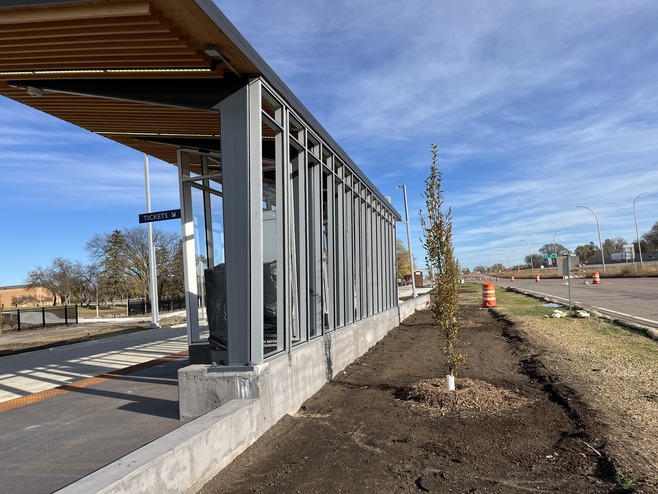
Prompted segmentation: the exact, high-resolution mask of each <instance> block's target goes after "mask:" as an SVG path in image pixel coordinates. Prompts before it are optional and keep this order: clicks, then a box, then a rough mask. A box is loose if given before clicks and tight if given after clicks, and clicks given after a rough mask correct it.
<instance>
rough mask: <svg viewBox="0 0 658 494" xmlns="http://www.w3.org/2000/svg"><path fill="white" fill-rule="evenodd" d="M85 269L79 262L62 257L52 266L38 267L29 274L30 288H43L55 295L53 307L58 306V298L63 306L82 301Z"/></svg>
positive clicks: (53, 261) (54, 261) (52, 263)
mask: <svg viewBox="0 0 658 494" xmlns="http://www.w3.org/2000/svg"><path fill="white" fill-rule="evenodd" d="M83 273H84V267H83V266H82V264H81V263H80V262H78V261H70V260H68V259H64V258H62V257H57V258H55V259H53V260H52V262H51V264H50V266H48V267H46V268H43V267H41V266H37V267H36V268H34V269H33V270H32V271H30V272H29V273H28V274H27V284H28V287H29V288H35V287H38V286H41V287H43V288H46V289H47V290H50V291H51V292H52V293H53V295H54V299H53V305H57V297H59V299H60V301H61V302H62V303H63V304H70V303H71V301H72V300H80V299H81V298H82V297H83V294H84V286H85V282H84V276H83Z"/></svg>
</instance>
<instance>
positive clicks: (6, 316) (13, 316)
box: [0, 305, 78, 331]
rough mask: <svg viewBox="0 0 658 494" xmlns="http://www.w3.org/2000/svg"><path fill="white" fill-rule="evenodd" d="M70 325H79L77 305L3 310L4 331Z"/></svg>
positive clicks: (0, 325)
mask: <svg viewBox="0 0 658 494" xmlns="http://www.w3.org/2000/svg"><path fill="white" fill-rule="evenodd" d="M70 324H78V306H77V305H61V306H55V307H36V308H29V309H11V310H3V311H2V322H1V323H0V329H1V330H2V331H11V330H17V331H21V330H22V329H33V328H39V327H41V328H45V327H46V326H60V325H66V326H68V325H70Z"/></svg>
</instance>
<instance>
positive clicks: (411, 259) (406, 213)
mask: <svg viewBox="0 0 658 494" xmlns="http://www.w3.org/2000/svg"><path fill="white" fill-rule="evenodd" d="M395 188H396V189H402V194H403V195H404V222H405V223H406V224H407V246H408V247H409V269H410V270H411V290H412V292H413V297H414V298H416V297H417V296H418V295H417V293H416V280H415V279H414V255H413V254H412V253H411V231H410V230H409V208H408V206H407V186H406V185H404V184H403V185H396V186H395Z"/></svg>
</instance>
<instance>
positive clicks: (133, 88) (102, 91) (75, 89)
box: [8, 77, 247, 110]
mask: <svg viewBox="0 0 658 494" xmlns="http://www.w3.org/2000/svg"><path fill="white" fill-rule="evenodd" d="M246 83H247V81H246V80H245V79H242V78H237V77H226V78H223V79H217V78H214V79H200V78H197V79H194V78H188V79H184V78H180V79H171V78H165V79H155V78H153V79H149V78H145V79H118V78H108V79H35V80H14V81H9V82H8V84H9V85H10V86H15V87H29V86H31V87H37V88H39V89H43V90H45V91H54V92H57V93H66V94H77V95H82V96H94V97H98V98H106V99H116V100H122V101H134V102H138V103H152V104H156V105H167V106H175V107H181V108H192V109H198V110H209V109H211V108H213V107H214V106H216V105H217V104H218V103H220V102H221V101H222V100H224V99H225V98H227V97H229V96H230V95H231V94H233V93H235V92H236V91H237V90H239V89H240V88H243V87H244V86H245V85H246Z"/></svg>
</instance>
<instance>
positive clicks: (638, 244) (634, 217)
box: [633, 192, 648, 267]
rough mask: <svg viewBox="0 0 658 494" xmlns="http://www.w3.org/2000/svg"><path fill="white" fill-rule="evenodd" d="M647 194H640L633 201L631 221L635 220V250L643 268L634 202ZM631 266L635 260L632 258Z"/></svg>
mask: <svg viewBox="0 0 658 494" xmlns="http://www.w3.org/2000/svg"><path fill="white" fill-rule="evenodd" d="M647 194H648V192H642V193H641V194H640V195H638V196H637V197H636V198H635V199H634V200H633V219H634V220H635V235H636V238H637V250H638V251H639V252H640V266H642V267H644V261H643V260H642V245H641V244H640V231H639V230H638V229H637V214H635V201H637V200H638V199H639V198H640V197H642V196H645V195H647ZM633 264H635V258H633Z"/></svg>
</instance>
